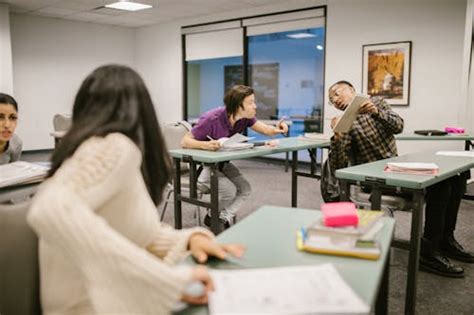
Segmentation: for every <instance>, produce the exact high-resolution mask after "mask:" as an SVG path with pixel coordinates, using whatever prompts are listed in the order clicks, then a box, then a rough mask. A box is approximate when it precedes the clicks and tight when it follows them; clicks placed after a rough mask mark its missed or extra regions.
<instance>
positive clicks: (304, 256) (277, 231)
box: [180, 206, 394, 314]
mask: <svg viewBox="0 0 474 315" xmlns="http://www.w3.org/2000/svg"><path fill="white" fill-rule="evenodd" d="M320 215H321V213H320V211H317V210H307V209H298V208H297V209H295V208H283V207H276V206H263V207H261V208H259V209H258V210H256V211H255V212H253V213H252V214H251V215H249V216H248V217H246V218H245V219H243V220H242V221H241V222H239V223H237V224H236V225H234V226H232V227H231V228H230V229H227V230H225V231H224V232H223V233H221V234H220V235H219V236H218V237H217V239H218V241H219V242H221V243H239V244H243V245H245V247H246V252H245V255H244V257H243V259H242V265H243V267H244V268H268V267H283V266H296V265H317V264H323V263H332V264H333V265H334V266H335V267H336V269H337V270H338V272H339V273H340V274H341V276H342V278H343V279H344V280H345V281H346V283H347V284H348V285H349V286H350V287H351V288H352V289H353V290H354V291H355V293H356V294H357V295H358V296H359V297H360V298H361V299H362V300H363V301H364V302H365V303H366V304H367V305H370V306H372V308H373V309H375V310H376V313H379V314H386V313H387V298H388V272H389V265H390V264H389V254H390V242H391V240H392V237H393V231H394V219H393V218H389V217H383V218H382V220H383V222H384V228H383V229H382V231H381V232H380V235H379V241H380V244H381V249H382V255H381V256H380V258H379V259H378V260H376V261H373V260H365V259H357V258H348V257H338V256H330V255H318V254H311V253H307V252H301V251H298V250H297V249H296V231H297V230H299V229H300V228H301V227H302V226H308V225H309V224H311V223H312V222H314V221H316V220H318V218H319V217H320ZM263 234H264V235H263ZM187 262H188V263H194V262H193V260H192V259H188V260H187ZM208 266H209V267H210V268H216V269H229V268H242V267H241V266H238V265H235V264H230V263H227V262H219V261H217V260H213V261H212V263H209V264H208ZM282 298H284V297H282ZM181 313H182V314H207V308H206V307H190V308H188V309H187V310H185V311H183V312H181ZM181 313H180V314H181Z"/></svg>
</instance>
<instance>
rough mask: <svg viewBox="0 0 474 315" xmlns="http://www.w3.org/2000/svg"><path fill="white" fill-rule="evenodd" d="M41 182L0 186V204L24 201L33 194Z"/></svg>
mask: <svg viewBox="0 0 474 315" xmlns="http://www.w3.org/2000/svg"><path fill="white" fill-rule="evenodd" d="M40 183H41V182H36V183H28V184H19V185H14V186H7V187H1V188H0V204H2V203H8V202H21V201H26V200H28V198H29V197H30V196H32V195H34V194H35V192H36V190H37V189H38V185H39V184H40Z"/></svg>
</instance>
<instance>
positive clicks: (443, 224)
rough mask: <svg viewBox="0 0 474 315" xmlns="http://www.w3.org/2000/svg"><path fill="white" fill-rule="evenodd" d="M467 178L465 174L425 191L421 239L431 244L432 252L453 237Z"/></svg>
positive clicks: (467, 173)
mask: <svg viewBox="0 0 474 315" xmlns="http://www.w3.org/2000/svg"><path fill="white" fill-rule="evenodd" d="M468 176H469V172H465V173H462V174H460V175H456V176H453V177H450V178H448V179H446V180H444V181H442V182H439V183H437V184H435V185H433V186H430V187H429V188H428V189H427V192H426V208H425V216H426V219H425V229H424V233H423V237H424V238H425V239H427V240H428V241H430V242H431V243H432V245H433V249H434V250H437V249H438V248H439V245H440V242H442V241H444V240H446V239H447V238H448V237H451V236H453V233H454V229H455V228H456V221H457V218H458V211H459V205H460V203H461V199H462V196H463V195H464V193H465V192H466V180H467V178H468Z"/></svg>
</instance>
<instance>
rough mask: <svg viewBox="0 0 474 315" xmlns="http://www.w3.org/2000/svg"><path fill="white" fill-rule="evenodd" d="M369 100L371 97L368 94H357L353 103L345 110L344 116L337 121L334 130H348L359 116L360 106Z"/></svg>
mask: <svg viewBox="0 0 474 315" xmlns="http://www.w3.org/2000/svg"><path fill="white" fill-rule="evenodd" d="M369 100H370V99H369V97H368V96H366V95H359V94H357V95H356V96H354V98H353V99H352V101H351V103H350V104H349V105H348V106H347V107H346V109H345V110H344V113H343V114H342V116H341V117H339V119H338V120H337V123H336V125H335V126H334V132H348V131H349V130H350V129H351V127H352V124H353V123H354V121H355V120H356V118H357V114H358V112H359V108H360V106H361V105H362V104H363V103H365V102H367V101H369Z"/></svg>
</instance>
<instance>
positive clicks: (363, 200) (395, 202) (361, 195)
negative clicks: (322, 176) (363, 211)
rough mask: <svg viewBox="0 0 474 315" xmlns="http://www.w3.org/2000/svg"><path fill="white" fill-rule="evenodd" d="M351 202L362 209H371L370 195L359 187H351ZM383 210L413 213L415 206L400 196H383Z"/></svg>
mask: <svg viewBox="0 0 474 315" xmlns="http://www.w3.org/2000/svg"><path fill="white" fill-rule="evenodd" d="M350 199H351V201H352V202H354V203H355V204H356V205H357V206H359V207H362V208H370V204H371V202H370V200H369V199H370V194H368V193H365V192H363V191H362V189H361V188H360V187H359V186H352V187H351V197H350ZM381 207H382V209H381V210H385V211H386V210H388V211H390V212H393V211H411V209H412V208H413V204H412V202H411V200H408V199H406V198H403V197H400V196H393V195H382V202H381Z"/></svg>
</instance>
